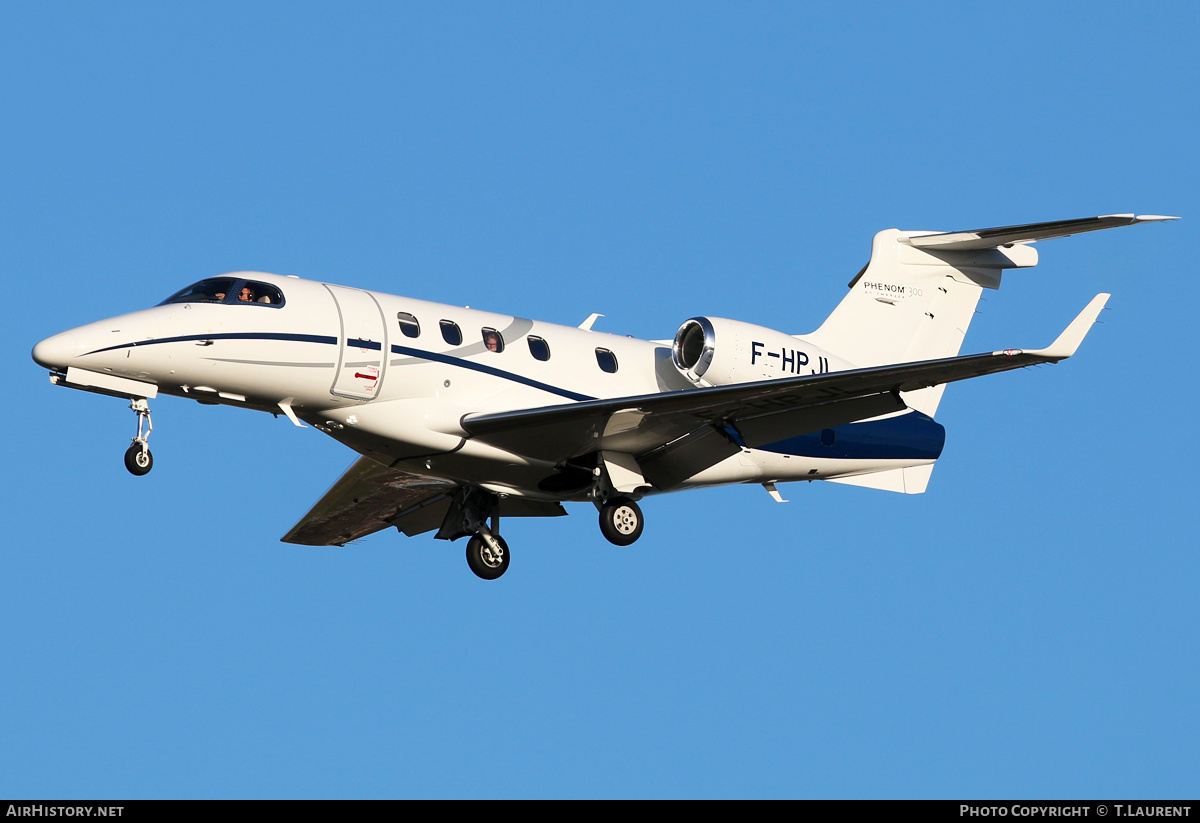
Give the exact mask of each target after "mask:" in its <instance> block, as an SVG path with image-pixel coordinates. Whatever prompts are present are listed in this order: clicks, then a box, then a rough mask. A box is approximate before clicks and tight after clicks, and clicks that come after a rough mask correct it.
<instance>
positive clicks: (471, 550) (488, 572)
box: [467, 527, 511, 580]
mask: <svg viewBox="0 0 1200 823" xmlns="http://www.w3.org/2000/svg"><path fill="white" fill-rule="evenodd" d="M510 556H511V555H509V553H508V544H507V543H505V542H504V538H503V537H501V536H500V535H498V534H493V533H492V532H491V531H490V530H489V529H488V528H487V527H484V528H482V529H480V531H479V533H478V534H476V535H475V536H474V537H472V538H471V539H470V540H469V541H467V565H468V566H470V567H471V571H473V572H475V576H476V577H481V578H483V579H484V580H495V579H496V578H497V577H499V576H500V575H502V574H504V572H506V571H507V570H508V560H509V557H510Z"/></svg>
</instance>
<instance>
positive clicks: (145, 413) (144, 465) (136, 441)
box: [125, 399, 154, 477]
mask: <svg viewBox="0 0 1200 823" xmlns="http://www.w3.org/2000/svg"><path fill="white" fill-rule="evenodd" d="M129 408H131V409H133V411H134V412H135V413H136V414H137V420H138V424H137V436H136V437H134V438H133V444H132V445H131V446H130V447H129V448H128V449H126V450H125V468H127V469H129V473H130V474H132V475H134V476H136V477H141V476H142V475H144V474H149V472H150V470H151V469H152V468H154V456H153V455H152V454H150V447H149V446H148V445H147V441H148V440H149V439H150V432H152V431H154V423H152V422H151V421H150V404H149V403H147V402H146V401H145V399H139V400H134V401H133V402H132V403H130V404H129ZM143 429H144V430H145V433H144V434H143Z"/></svg>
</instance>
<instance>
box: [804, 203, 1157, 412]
mask: <svg viewBox="0 0 1200 823" xmlns="http://www.w3.org/2000/svg"><path fill="white" fill-rule="evenodd" d="M1174 219H1176V218H1173V217H1161V216H1158V215H1143V216H1140V217H1138V216H1135V215H1132V214H1115V215H1107V216H1104V217H1088V218H1083V219H1079V220H1059V221H1055V222H1052V223H1032V224H1028V225H1023V226H1004V227H1001V228H994V229H975V230H972V231H964V232H923V231H900V230H898V229H886V230H884V231H881V232H879V233H878V234H876V235H875V239H874V241H873V243H872V245H871V260H870V262H869V263H867V265H866V267H864V268H863V270H862V271H860V272H859V273H858V276H856V277H855V278H854V279H853V280H852V281H850V293H849V294H847V295H846V296H845V297H844V298H843V299H842V302H841V303H839V304H838V306H837V308H836V309H834V311H833V314H831V315H829V318H828V319H827V320H826V321H825V322H824V323H823V324H822V325H821V327H820V328H819V329H817V330H816V331H815V332H813V333H812V334H809V335H805V339H807V340H810V341H812V342H813V343H814V344H816V345H818V346H820V347H821V348H823V349H827V350H829V351H832V352H835V353H837V354H838V355H839V356H841V357H844V358H845V359H847V360H849V361H850V362H852V363H853V364H854V365H856V366H859V367H867V366H883V365H889V364H892V363H909V362H914V361H918V360H932V359H936V358H940V357H954V356H955V355H957V354H958V353H959V350H960V349H961V347H962V342H963V338H964V337H965V336H966V334H967V329H968V327H969V326H970V325H971V318H972V317H973V316H974V314H975V306H976V305H977V304H978V302H979V297H980V295H981V294H982V293H983V290H984V289H998V288H1000V276H1001V273H1002V272H1003V270H1004V269H1015V268H1029V267H1032V266H1036V265H1037V262H1038V255H1037V250H1036V249H1034V248H1033V247H1032V246H1031V245H1030V244H1031V243H1034V242H1036V241H1038V240H1046V239H1049V238H1052V237H1066V236H1068V235H1071V234H1079V233H1081V232H1087V231H1097V230H1099V229H1108V228H1115V227H1117V226H1128V225H1132V224H1135V223H1146V222H1154V221H1159V220H1174ZM944 388H945V387H944V386H934V387H932V388H928V389H921V390H920V391H916V392H910V393H907V394H906V395H905V403H906V404H907V405H908V406H909V407H911V408H915V409H917V410H918V411H921V412H924V413H925V414H928V415H930V416H932V415H933V414H934V412H935V411H937V407H938V403H939V402H940V401H941V398H942V391H943V390H944Z"/></svg>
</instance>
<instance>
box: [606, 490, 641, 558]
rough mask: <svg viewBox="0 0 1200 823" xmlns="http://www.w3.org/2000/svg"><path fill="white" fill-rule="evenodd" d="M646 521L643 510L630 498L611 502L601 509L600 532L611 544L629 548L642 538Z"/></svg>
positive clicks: (619, 498)
mask: <svg viewBox="0 0 1200 823" xmlns="http://www.w3.org/2000/svg"><path fill="white" fill-rule="evenodd" d="M645 525H646V519H645V518H644V517H642V510H641V508H639V507H638V504H637V503H634V502H633V501H632V500H630V499H629V498H628V497H618V498H616V499H614V500H609V501H608V502H607V503H605V504H604V505H603V506H601V507H600V531H601V533H602V534H603V535H604V537H605V539H606V540H608V542H609V543H612V544H613V545H615V546H629V545H631V544H633V543H634V542H636V541H637V539H638V538H639V537H641V536H642V527H643V526H645Z"/></svg>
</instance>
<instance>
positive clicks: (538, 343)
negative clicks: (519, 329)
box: [529, 334, 550, 360]
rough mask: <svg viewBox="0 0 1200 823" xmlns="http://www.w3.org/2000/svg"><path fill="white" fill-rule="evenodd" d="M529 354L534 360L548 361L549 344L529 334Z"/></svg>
mask: <svg viewBox="0 0 1200 823" xmlns="http://www.w3.org/2000/svg"><path fill="white" fill-rule="evenodd" d="M529 353H530V354H532V355H533V359H534V360H549V359H550V344H549V343H547V342H546V341H545V340H543V339H542V338H540V337H534V336H533V335H532V334H531V335H529Z"/></svg>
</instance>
